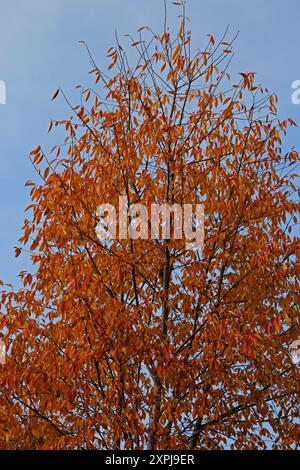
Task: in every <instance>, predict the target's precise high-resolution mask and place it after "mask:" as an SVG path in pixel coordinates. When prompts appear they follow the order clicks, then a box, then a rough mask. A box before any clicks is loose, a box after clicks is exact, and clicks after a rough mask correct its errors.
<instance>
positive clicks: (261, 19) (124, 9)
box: [0, 0, 300, 283]
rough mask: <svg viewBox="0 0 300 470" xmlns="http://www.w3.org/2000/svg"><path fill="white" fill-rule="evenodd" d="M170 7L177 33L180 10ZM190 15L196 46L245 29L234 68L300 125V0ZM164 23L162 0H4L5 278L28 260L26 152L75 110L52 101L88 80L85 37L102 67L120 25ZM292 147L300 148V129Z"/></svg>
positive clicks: (0, 35)
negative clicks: (20, 252) (21, 253)
mask: <svg viewBox="0 0 300 470" xmlns="http://www.w3.org/2000/svg"><path fill="white" fill-rule="evenodd" d="M167 4H168V5H169V15H168V16H169V24H170V26H171V29H173V30H174V28H175V26H176V15H177V14H178V13H179V11H178V9H177V8H176V7H174V6H173V5H172V2H171V1H170V0H167ZM187 14H188V16H189V17H190V18H191V29H192V34H193V44H194V47H198V45H199V46H200V45H201V44H203V42H204V41H205V40H206V34H207V33H211V34H213V35H215V36H220V35H221V34H222V33H223V32H224V30H225V28H226V26H227V25H228V24H229V25H230V31H231V33H232V34H234V33H235V32H236V31H237V30H239V31H240V33H239V37H238V39H237V41H236V44H235V51H236V54H235V57H234V60H233V63H232V67H231V72H232V75H233V76H234V74H235V73H237V72H241V71H255V72H256V73H257V81H258V82H259V83H261V84H264V85H265V86H267V87H268V88H269V90H270V91H273V92H275V93H277V94H278V97H279V112H280V117H281V118H285V117H288V116H290V117H291V118H293V119H294V120H295V121H296V122H297V123H298V124H300V122H299V121H300V119H299V117H300V104H299V105H293V104H292V102H291V93H292V90H291V83H292V81H294V80H300V58H299V44H300V27H299V17H300V15H299V14H300V2H299V1H298V0H288V1H285V2H284V1H282V0H251V1H250V0H209V1H208V0H205V1H204V0H189V1H188V3H187ZM162 24H163V0H51V2H48V1H46V0H26V1H25V0H1V3H0V80H3V81H4V82H5V83H6V88H7V96H6V104H5V105H0V159H1V164H0V209H1V225H0V226H1V230H0V260H1V263H0V279H2V280H4V281H5V282H13V283H14V282H15V281H16V279H17V274H18V272H19V271H20V270H21V269H24V268H26V267H27V266H28V261H27V260H26V258H24V257H21V258H18V259H15V258H14V253H13V247H14V246H15V245H17V239H18V238H19V236H20V234H21V226H22V222H23V219H24V208H25V207H26V206H27V205H28V204H29V197H28V190H27V188H25V187H24V183H25V181H26V180H28V179H31V178H32V179H34V178H35V175H34V172H33V168H32V166H31V164H30V161H29V158H28V154H29V152H30V151H31V150H32V149H33V148H35V147H37V145H42V146H43V147H44V148H45V149H50V148H51V147H52V146H53V145H54V141H53V136H49V135H48V134H47V128H48V124H49V121H50V119H51V118H57V119H60V118H65V117H68V115H69V114H70V111H69V109H68V108H67V106H66V104H65V102H64V101H63V100H62V99H57V100H55V101H54V102H51V101H50V98H51V96H52V94H53V92H54V90H55V89H57V88H58V86H62V87H63V89H64V90H65V91H66V93H67V94H68V96H70V97H71V98H74V99H75V97H76V95H75V93H74V89H75V86H76V85H77V84H82V85H85V84H87V83H89V78H88V76H87V72H88V71H89V69H90V66H89V60H88V57H87V54H86V52H85V50H84V48H83V47H82V45H80V44H79V41H80V40H85V41H87V42H88V44H89V46H90V49H91V51H92V53H93V56H94V58H95V59H96V61H97V62H98V63H99V64H100V65H101V63H105V62H106V57H105V56H106V50H107V48H108V47H110V46H111V45H113V44H114V31H115V29H116V30H117V31H118V35H119V37H120V38H122V36H123V35H124V34H126V33H130V34H132V35H134V33H135V32H136V30H137V29H138V28H139V27H140V26H143V25H149V26H151V27H152V28H153V29H155V30H156V31H158V32H161V30H162ZM172 25H173V28H172ZM54 138H55V137H54ZM57 139H58V141H57V142H56V141H55V143H60V142H61V140H59V136H57ZM286 145H287V146H288V147H291V146H296V147H298V149H299V147H300V138H299V130H298V129H297V128H293V130H291V131H290V132H289V134H288V137H287V141H286Z"/></svg>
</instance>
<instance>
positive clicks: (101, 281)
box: [0, 15, 300, 449]
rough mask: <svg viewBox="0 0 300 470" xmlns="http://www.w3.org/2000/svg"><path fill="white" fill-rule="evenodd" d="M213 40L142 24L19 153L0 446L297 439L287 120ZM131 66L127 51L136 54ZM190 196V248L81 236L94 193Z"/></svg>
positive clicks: (195, 445)
mask: <svg viewBox="0 0 300 470" xmlns="http://www.w3.org/2000/svg"><path fill="white" fill-rule="evenodd" d="M227 36H228V34H227V35H224V37H223V38H221V39H220V40H217V39H215V38H214V37H213V36H208V38H207V44H206V45H205V46H203V47H202V48H200V49H195V45H192V43H191V33H190V31H189V30H188V20H187V18H186V17H185V15H182V17H181V18H180V20H179V29H178V32H177V33H176V34H175V35H174V36H172V34H171V32H170V30H169V29H168V28H167V27H165V28H164V31H163V33H162V34H155V33H153V32H152V31H151V30H150V29H149V28H141V30H140V31H139V32H138V37H137V38H136V39H133V38H131V37H130V38H129V43H130V45H131V46H132V47H130V46H129V47H127V46H126V47H127V49H130V52H129V53H128V52H127V53H126V52H125V46H123V45H121V44H120V43H119V42H118V41H117V44H116V46H115V47H113V48H111V49H110V50H109V51H108V57H109V61H110V62H109V66H108V70H104V71H103V70H102V69H100V68H99V66H98V65H97V64H96V63H95V62H94V59H93V56H92V54H91V53H90V50H89V49H88V46H87V45H85V47H86V48H87V52H88V54H90V59H91V62H92V70H91V74H93V75H94V77H95V84H94V86H93V87H91V88H89V89H84V88H81V89H80V91H79V93H80V104H79V105H77V106H73V105H71V104H70V103H69V101H68V98H67V95H65V93H64V92H63V90H58V91H57V92H56V93H55V96H54V98H56V99H65V100H66V104H67V106H68V105H69V106H71V108H72V109H71V111H70V112H71V113H72V117H70V119H66V120H64V121H59V122H58V121H53V122H51V124H50V126H49V131H50V130H51V129H52V131H53V130H55V128H56V127H57V126H61V127H62V128H63V129H64V130H65V135H66V138H65V141H64V142H63V143H62V145H57V146H56V147H55V148H54V149H53V151H52V154H51V155H50V156H47V155H46V154H45V153H44V151H43V149H42V147H40V146H39V147H37V148H36V149H35V150H34V151H32V152H31V156H30V158H31V160H32V163H33V165H34V168H35V170H36V172H37V178H36V181H35V182H31V181H28V182H27V183H26V185H27V186H28V187H29V190H30V198H31V204H30V206H29V208H28V210H29V211H30V212H29V213H30V214H31V215H30V216H28V219H26V220H25V222H24V226H23V232H22V236H21V238H20V246H19V247H18V248H17V249H16V255H17V256H18V255H20V253H21V252H25V253H26V252H29V254H30V258H31V260H32V263H33V268H32V270H31V272H21V273H20V277H21V280H22V287H21V288H18V289H17V290H13V289H12V288H10V287H8V286H5V285H3V286H2V300H1V312H2V315H1V317H0V331H2V333H1V337H2V339H3V340H4V341H5V344H6V348H7V358H6V364H5V365H0V447H1V448H3V449H8V448H9V449H18V448H23V449H24V448H26V449H27V448H28V449H82V448H84V449H95V448H96V449H118V448H121V449H124V448H128V449H146V448H150V449H220V448H233V449H262V448H264V447H265V446H268V447H273V448H283V449H289V448H295V447H297V445H298V444H297V443H298V442H299V431H297V429H298V428H297V421H296V419H297V415H298V413H299V369H297V366H296V365H294V364H293V363H292V361H291V356H290V351H289V346H290V344H291V342H292V341H293V340H295V339H297V338H298V336H299V305H300V301H299V300H300V295H299V235H297V230H298V225H297V224H298V218H297V214H298V213H299V202H298V196H299V191H298V190H297V187H296V182H297V179H296V171H295V168H296V166H297V165H298V163H299V156H298V153H297V152H296V150H294V149H292V150H291V151H289V152H285V151H284V150H283V149H282V141H281V139H282V138H283V137H284V136H285V134H286V129H287V127H288V126H289V125H293V124H294V123H293V121H291V120H287V121H281V120H279V118H278V116H277V111H276V103H277V98H276V96H275V95H272V94H269V92H268V90H266V89H265V88H262V87H261V86H259V85H257V84H256V82H255V75H254V73H252V72H251V73H241V74H240V75H238V76H236V78H235V79H233V78H231V77H230V76H229V74H228V71H229V67H228V66H229V63H230V59H231V57H232V56H233V44H232V40H231V39H228V37H227ZM134 60H136V61H135V62H134V64H132V62H133V61H134ZM120 195H125V196H126V198H127V202H128V205H129V206H130V205H131V204H133V203H138V202H139V203H143V204H145V205H146V206H147V207H149V206H150V204H151V203H153V202H157V203H170V204H173V203H178V204H181V205H182V204H184V203H190V204H196V203H199V202H204V204H205V205H204V207H205V243H204V246H203V248H202V250H199V251H195V250H186V249H185V242H184V240H174V239H172V238H170V239H169V240H160V239H158V240H152V239H151V238H149V239H148V240H142V239H138V240H132V239H129V238H128V239H127V240H118V239H116V240H114V241H113V242H112V243H110V244H106V243H102V242H101V241H100V240H99V239H98V238H97V235H96V233H95V226H96V224H97V217H96V211H97V207H98V206H99V204H101V203H111V204H114V205H115V206H116V207H118V199H119V196H120Z"/></svg>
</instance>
